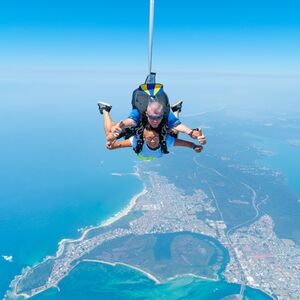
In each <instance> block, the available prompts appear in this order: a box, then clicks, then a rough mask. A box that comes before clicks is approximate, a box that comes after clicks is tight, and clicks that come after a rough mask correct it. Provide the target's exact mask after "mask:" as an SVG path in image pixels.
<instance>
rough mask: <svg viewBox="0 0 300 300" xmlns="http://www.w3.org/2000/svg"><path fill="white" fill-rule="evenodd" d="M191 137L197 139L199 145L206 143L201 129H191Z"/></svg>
mask: <svg viewBox="0 0 300 300" xmlns="http://www.w3.org/2000/svg"><path fill="white" fill-rule="evenodd" d="M189 135H190V136H191V137H192V138H193V139H197V140H198V141H199V143H200V144H201V145H205V144H206V138H205V135H204V134H203V132H202V129H199V128H196V129H193V130H192V131H191V133H190V134H189Z"/></svg>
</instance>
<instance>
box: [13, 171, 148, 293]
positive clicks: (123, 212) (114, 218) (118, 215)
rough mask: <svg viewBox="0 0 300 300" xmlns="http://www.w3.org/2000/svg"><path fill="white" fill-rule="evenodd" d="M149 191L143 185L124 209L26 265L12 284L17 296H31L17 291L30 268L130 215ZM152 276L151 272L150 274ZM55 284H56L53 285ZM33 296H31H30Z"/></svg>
mask: <svg viewBox="0 0 300 300" xmlns="http://www.w3.org/2000/svg"><path fill="white" fill-rule="evenodd" d="M131 175H134V176H137V177H139V173H138V171H136V172H135V173H131ZM147 192H148V190H147V189H146V187H145V185H143V190H142V191H141V192H139V193H138V194H136V195H134V196H133V197H132V198H131V199H130V201H129V203H128V204H127V206H125V207H124V208H123V209H121V211H119V212H117V213H116V214H115V215H114V216H112V217H109V218H108V219H106V220H104V221H103V222H101V223H100V224H98V225H95V226H90V227H88V228H86V229H85V230H83V232H82V235H81V236H80V237H79V238H77V239H66V238H64V239H62V240H60V241H59V242H58V249H57V251H56V253H55V255H48V256H46V257H45V258H44V259H43V260H42V261H41V262H38V263H37V264H35V265H33V266H31V267H25V268H24V269H25V270H24V273H23V272H22V273H21V274H20V275H17V276H15V278H14V279H13V280H12V282H11V285H12V294H13V295H14V296H15V297H17V296H21V297H25V298H27V297H29V296H28V295H27V294H26V293H21V294H18V293H17V292H16V289H17V286H18V283H19V281H20V280H21V279H22V278H23V276H24V275H26V274H27V273H28V272H29V271H30V270H32V269H35V268H36V267H38V266H39V265H40V264H42V263H44V262H46V261H48V260H50V259H57V258H59V256H61V255H62V254H63V252H64V250H65V245H66V244H67V243H73V242H81V241H82V240H84V239H85V237H86V236H87V235H88V233H89V232H90V231H91V230H93V229H98V228H101V227H106V226H110V225H112V224H113V223H115V222H116V221H118V220H119V219H121V218H123V217H125V216H126V215H128V214H129V213H130V211H131V210H132V209H133V208H134V206H135V205H136V202H137V200H138V198H139V197H141V196H143V195H145V194H146V193H147ZM68 275H69V274H67V275H66V276H68ZM150 276H151V274H150ZM53 286H54V285H53ZM30 297H31V296H30Z"/></svg>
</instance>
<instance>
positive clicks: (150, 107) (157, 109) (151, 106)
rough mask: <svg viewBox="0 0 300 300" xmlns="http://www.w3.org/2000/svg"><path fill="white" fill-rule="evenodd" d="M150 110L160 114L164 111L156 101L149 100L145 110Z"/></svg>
mask: <svg viewBox="0 0 300 300" xmlns="http://www.w3.org/2000/svg"><path fill="white" fill-rule="evenodd" d="M150 111H151V113H153V114H155V115H161V114H162V113H163V112H164V106H163V105H162V104H161V103H160V102H158V101H153V102H149V103H148V106H147V112H150Z"/></svg>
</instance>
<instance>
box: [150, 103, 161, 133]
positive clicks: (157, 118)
mask: <svg viewBox="0 0 300 300" xmlns="http://www.w3.org/2000/svg"><path fill="white" fill-rule="evenodd" d="M146 116H147V120H148V122H149V124H150V125H151V126H152V127H153V128H157V127H158V126H159V124H160V122H161V120H162V119H163V111H162V110H161V107H160V106H159V104H158V105H156V104H153V105H152V106H149V107H148V108H147V111H146Z"/></svg>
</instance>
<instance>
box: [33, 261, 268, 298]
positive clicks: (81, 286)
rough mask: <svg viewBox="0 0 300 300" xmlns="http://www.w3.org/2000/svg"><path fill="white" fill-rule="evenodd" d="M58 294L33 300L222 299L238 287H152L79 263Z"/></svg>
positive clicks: (200, 283) (198, 283)
mask: <svg viewBox="0 0 300 300" xmlns="http://www.w3.org/2000/svg"><path fill="white" fill-rule="evenodd" d="M59 287H60V292H58V291H57V290H56V289H51V290H48V291H46V292H44V293H42V294H40V295H37V296H35V297H33V298H32V299H35V300H52V299H58V300H69V299H78V300H88V299H104V300H106V299H107V300H109V299H122V300H123V299H124V300H127V299H128V300H131V299H132V300H135V299H149V300H164V299H166V300H170V299H172V300H176V299H182V300H183V299H189V300H190V299H191V300H193V299H195V300H196V299H197V300H198V299H203V300H205V299H207V300H208V299H209V300H213V299H222V298H224V297H227V296H229V295H232V294H238V293H239V291H240V286H239V285H236V284H229V283H226V282H224V281H220V282H214V281H206V280H201V279H197V278H192V277H182V278H178V279H176V280H172V281H171V282H167V283H164V284H159V285H157V284H155V283H154V282H153V281H152V280H150V279H148V278H147V277H146V276H144V275H141V274H140V273H138V272H136V271H134V270H131V269H129V268H126V267H124V266H117V267H112V266H109V265H103V264H98V263H82V264H80V265H79V266H78V267H77V268H76V269H75V270H73V271H72V272H71V274H70V275H69V276H68V277H67V278H66V279H64V280H63V281H62V282H61V283H60V284H59ZM244 295H245V298H244V299H253V300H254V299H255V300H266V299H271V298H270V297H268V296H266V295H265V294H263V293H262V292H260V291H258V290H254V289H250V288H246V290H245V294H244Z"/></svg>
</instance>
